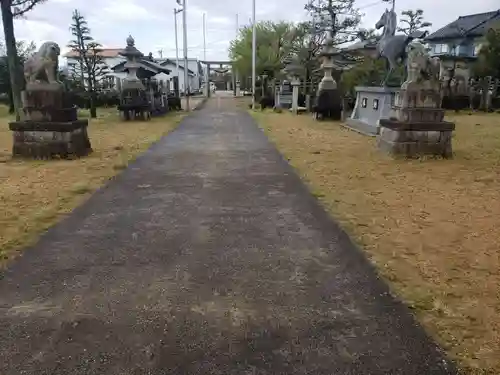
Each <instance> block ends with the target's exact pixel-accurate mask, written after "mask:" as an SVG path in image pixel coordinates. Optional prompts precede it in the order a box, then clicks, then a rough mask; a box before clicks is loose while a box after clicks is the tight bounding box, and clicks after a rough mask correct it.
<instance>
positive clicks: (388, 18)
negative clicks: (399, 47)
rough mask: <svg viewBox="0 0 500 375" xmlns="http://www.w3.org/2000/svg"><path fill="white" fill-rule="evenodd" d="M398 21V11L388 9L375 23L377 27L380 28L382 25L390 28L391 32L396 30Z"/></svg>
mask: <svg viewBox="0 0 500 375" xmlns="http://www.w3.org/2000/svg"><path fill="white" fill-rule="evenodd" d="M396 23H397V16H396V12H394V11H393V10H389V9H386V10H385V12H384V13H383V14H382V16H381V17H380V19H379V20H378V22H377V23H376V24H375V28H376V29H377V30H379V29H381V28H382V27H384V28H385V29H389V30H390V32H391V33H394V32H395V31H396ZM384 33H385V32H384Z"/></svg>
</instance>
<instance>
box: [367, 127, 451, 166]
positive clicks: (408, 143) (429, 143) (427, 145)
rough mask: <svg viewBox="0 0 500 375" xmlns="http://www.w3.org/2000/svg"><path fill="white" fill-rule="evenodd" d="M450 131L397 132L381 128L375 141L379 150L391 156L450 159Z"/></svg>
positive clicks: (397, 130) (396, 130)
mask: <svg viewBox="0 0 500 375" xmlns="http://www.w3.org/2000/svg"><path fill="white" fill-rule="evenodd" d="M451 140H452V131H451V130H442V131H419V130H399V129H389V128H386V127H382V128H381V129H380V135H379V137H378V139H377V144H378V147H379V149H381V150H383V151H385V152H387V153H389V154H391V155H393V156H401V157H407V158H415V157H420V156H425V155H436V156H442V157H444V158H451V157H452V156H453V152H452V144H451Z"/></svg>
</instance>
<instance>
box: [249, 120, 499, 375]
mask: <svg viewBox="0 0 500 375" xmlns="http://www.w3.org/2000/svg"><path fill="white" fill-rule="evenodd" d="M253 115H254V116H255V117H256V119H257V120H258V121H259V122H260V123H261V125H262V126H263V128H264V129H265V130H266V132H267V134H268V135H269V137H270V139H271V140H272V141H274V142H275V144H276V145H277V147H278V148H279V149H280V150H281V151H282V152H283V153H284V155H285V157H286V158H288V159H289V160H290V163H291V164H292V165H293V166H294V167H295V168H296V169H297V170H298V172H299V173H300V174H301V176H302V177H303V178H304V179H305V181H307V183H308V184H309V186H310V188H311V191H312V192H313V194H314V195H315V196H317V197H318V198H319V199H320V200H321V201H322V203H323V204H324V205H325V206H326V207H327V209H328V210H330V212H332V214H333V216H334V217H335V218H336V219H338V220H339V221H340V222H341V223H342V225H343V227H344V228H345V229H346V230H347V231H348V232H349V233H350V234H351V236H352V237H353V238H354V239H355V240H356V241H357V242H358V243H359V244H360V245H361V246H362V247H363V248H364V249H365V251H366V253H367V254H368V256H369V257H370V259H371V261H372V262H373V263H374V264H376V266H377V268H378V269H379V271H380V272H381V274H382V275H383V276H384V277H385V278H386V279H387V280H388V281H389V282H390V283H391V285H392V287H393V289H394V290H395V291H396V292H397V293H398V294H399V295H400V296H401V297H402V298H403V299H404V300H405V301H406V303H407V304H408V305H409V306H410V307H411V308H413V309H414V311H415V313H416V315H417V317H418V318H419V320H420V321H421V322H422V323H423V325H424V326H425V327H426V329H427V330H428V331H429V332H430V333H431V334H432V335H433V336H434V337H435V338H437V339H438V341H439V342H440V343H441V344H442V345H443V346H444V347H445V349H446V350H447V351H448V352H449V353H450V354H451V355H452V356H453V357H454V358H456V359H458V360H459V362H460V363H461V364H462V366H463V368H464V369H465V371H466V372H468V373H471V374H499V373H500V267H499V265H500V264H499V246H500V245H499V238H500V229H499V223H500V189H499V186H500V185H499V183H500V169H499V167H500V116H498V115H485V114H473V115H470V116H460V115H458V116H451V117H449V118H448V119H449V120H451V121H455V122H456V124H457V130H456V132H455V134H454V139H453V147H454V152H455V156H454V159H453V160H436V159H434V160H433V159H428V160H411V161H405V160H392V159H391V158H389V157H388V156H386V155H384V154H382V153H381V152H379V151H378V150H377V148H376V144H375V139H370V138H368V137H365V136H362V135H360V134H357V133H355V132H352V131H349V130H347V129H344V128H342V127H341V126H340V125H339V124H338V123H331V122H316V121H313V120H312V119H311V118H310V117H306V116H292V115H289V114H274V113H271V112H264V113H254V114H253Z"/></svg>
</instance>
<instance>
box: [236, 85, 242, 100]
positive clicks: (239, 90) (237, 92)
mask: <svg viewBox="0 0 500 375" xmlns="http://www.w3.org/2000/svg"><path fill="white" fill-rule="evenodd" d="M240 85H241V84H240V81H236V97H240V96H241V88H240Z"/></svg>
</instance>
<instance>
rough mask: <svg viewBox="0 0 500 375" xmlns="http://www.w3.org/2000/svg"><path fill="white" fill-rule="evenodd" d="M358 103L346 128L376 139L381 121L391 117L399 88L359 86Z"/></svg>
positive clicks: (357, 90)
mask: <svg viewBox="0 0 500 375" xmlns="http://www.w3.org/2000/svg"><path fill="white" fill-rule="evenodd" d="M355 90H356V103H355V105H354V109H353V111H352V113H351V116H350V117H349V118H347V119H346V122H345V123H343V125H344V126H346V127H348V128H350V129H352V130H355V131H357V132H359V133H362V134H365V135H368V136H372V137H375V136H376V135H377V134H378V133H379V131H380V121H381V119H388V118H389V117H390V116H391V109H392V106H393V104H394V101H395V98H396V95H397V93H398V91H399V90H400V89H399V88H390V87H378V86H377V87H366V86H358V87H356V88H355Z"/></svg>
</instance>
